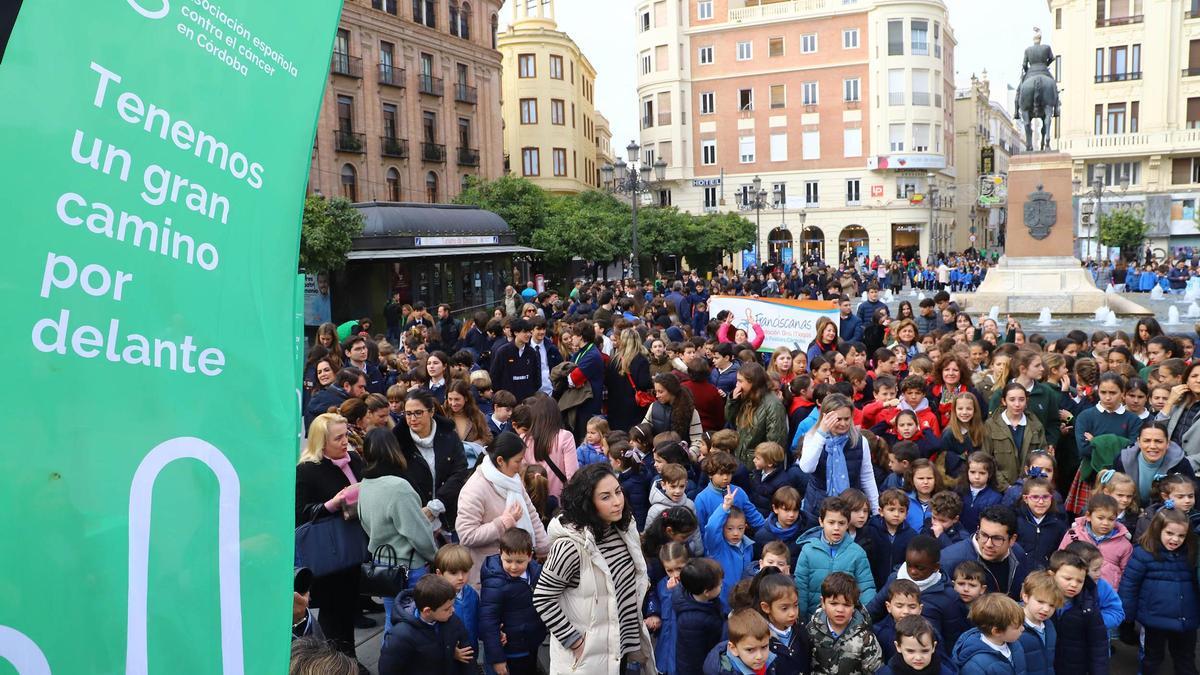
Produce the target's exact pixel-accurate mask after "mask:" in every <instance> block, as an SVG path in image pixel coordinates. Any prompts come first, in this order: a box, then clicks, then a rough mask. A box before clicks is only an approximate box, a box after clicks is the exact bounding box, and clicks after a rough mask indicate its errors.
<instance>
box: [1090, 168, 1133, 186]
mask: <svg viewBox="0 0 1200 675" xmlns="http://www.w3.org/2000/svg"><path fill="white" fill-rule="evenodd" d="M1141 168H1142V163H1141V162H1115V163H1108V164H1106V165H1105V169H1104V175H1103V176H1101V177H1100V178H1101V180H1102V181H1103V183H1104V185H1106V186H1109V187H1111V186H1114V185H1120V183H1121V178H1122V177H1127V178H1129V184H1130V185H1138V184H1139V183H1141ZM1095 170H1096V166H1095V165H1094V164H1089V165H1088V168H1087V183H1088V185H1091V184H1092V182H1093V181H1094V180H1095V179H1096V171H1095Z"/></svg>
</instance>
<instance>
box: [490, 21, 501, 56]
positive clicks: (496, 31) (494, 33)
mask: <svg viewBox="0 0 1200 675" xmlns="http://www.w3.org/2000/svg"><path fill="white" fill-rule="evenodd" d="M499 33H500V19H498V18H496V15H495V14H493V15H492V49H495V48H496V36H497V35H498V34H499Z"/></svg>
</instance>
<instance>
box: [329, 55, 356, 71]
mask: <svg viewBox="0 0 1200 675" xmlns="http://www.w3.org/2000/svg"><path fill="white" fill-rule="evenodd" d="M329 70H330V72H332V73H333V74H335V75H345V76H346V77H362V59H360V58H358V57H357V56H350V55H349V54H345V53H343V52H334V53H333V56H332V57H331V58H330V59H329Z"/></svg>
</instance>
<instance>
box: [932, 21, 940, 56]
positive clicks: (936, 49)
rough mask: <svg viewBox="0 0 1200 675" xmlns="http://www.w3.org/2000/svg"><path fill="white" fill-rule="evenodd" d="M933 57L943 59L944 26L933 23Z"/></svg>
mask: <svg viewBox="0 0 1200 675" xmlns="http://www.w3.org/2000/svg"><path fill="white" fill-rule="evenodd" d="M933 56H934V58H938V59H940V58H942V24H940V23H938V22H936V21H934V22H933Z"/></svg>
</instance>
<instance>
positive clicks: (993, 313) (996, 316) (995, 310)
mask: <svg viewBox="0 0 1200 675" xmlns="http://www.w3.org/2000/svg"><path fill="white" fill-rule="evenodd" d="M988 318H989V319H991V320H992V321H999V320H1000V305H992V309H991V310H989V311H988Z"/></svg>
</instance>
